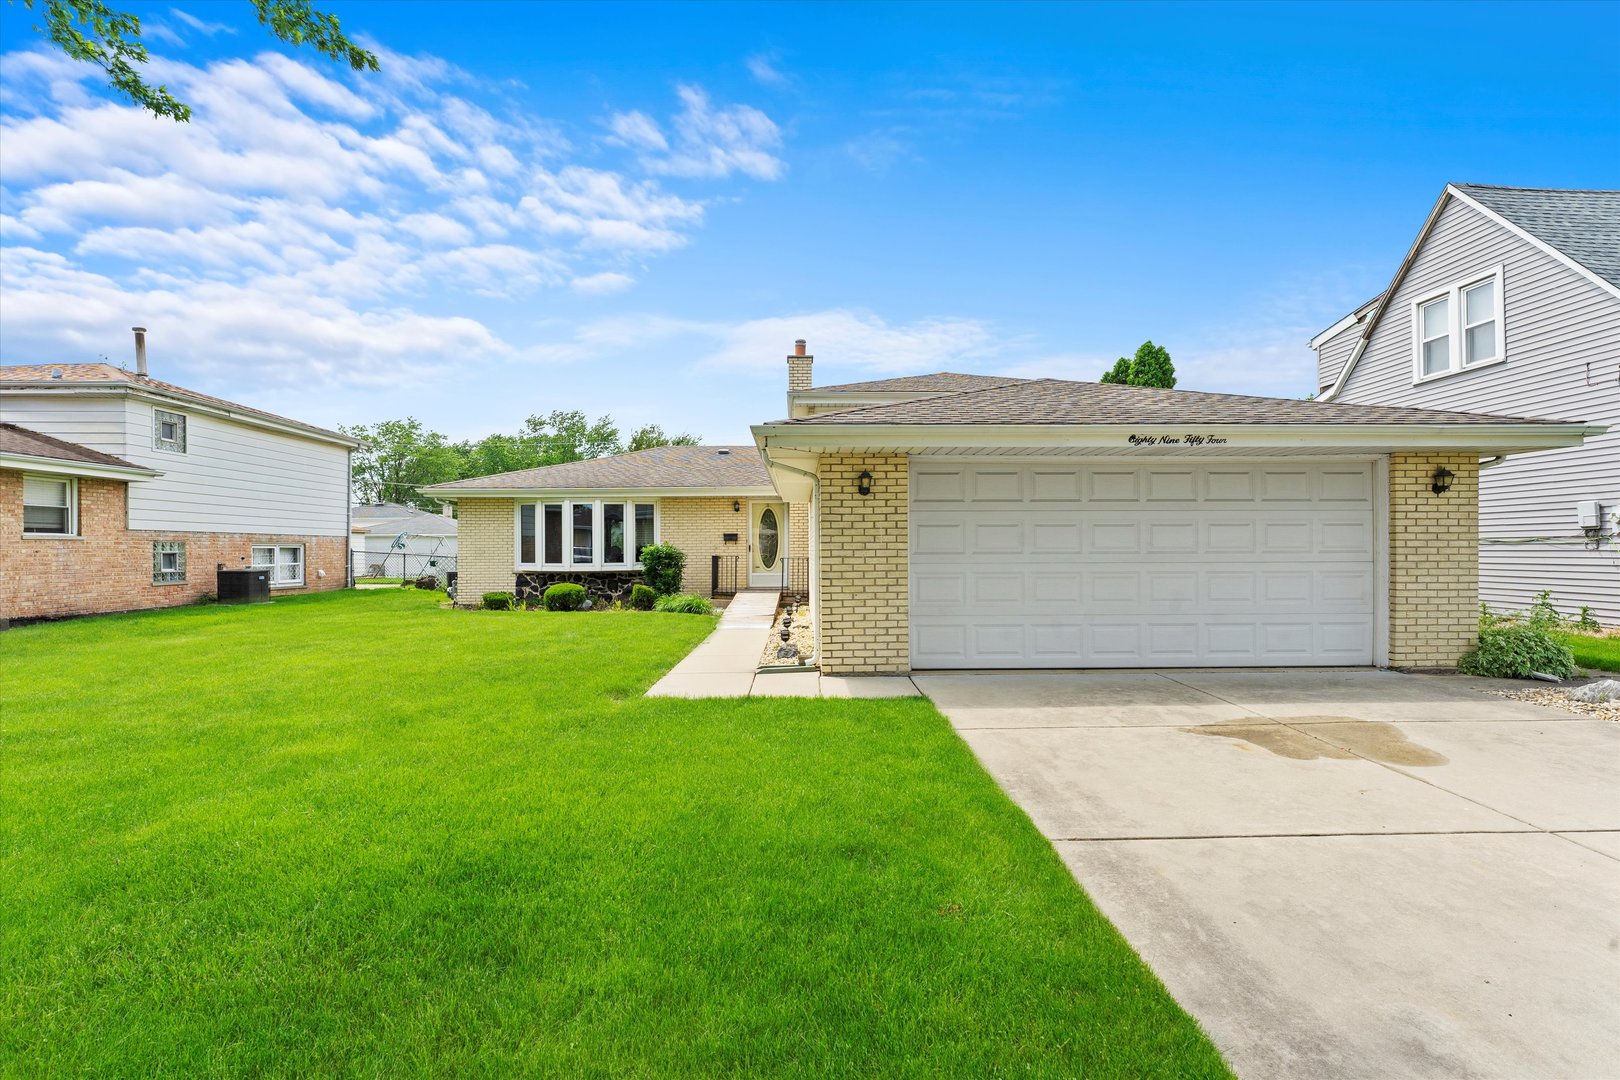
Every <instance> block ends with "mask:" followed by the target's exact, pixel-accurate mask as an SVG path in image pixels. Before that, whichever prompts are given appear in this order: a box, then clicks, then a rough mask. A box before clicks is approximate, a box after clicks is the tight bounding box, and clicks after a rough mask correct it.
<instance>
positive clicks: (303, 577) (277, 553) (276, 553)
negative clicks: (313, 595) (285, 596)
mask: <svg viewBox="0 0 1620 1080" xmlns="http://www.w3.org/2000/svg"><path fill="white" fill-rule="evenodd" d="M267 548H268V549H269V550H270V552H271V559H270V564H269V565H268V566H265V565H262V564H260V563H257V562H254V553H255V552H258V551H263V550H265V549H267ZM291 548H297V549H298V580H297V581H282V580H281V576H280V575H281V553H282V551H284V550H287V549H291ZM307 557H308V552H307V550H306V549H305V547H304V545H303V544H280V543H276V544H252V545H250V546H249V549H248V565H249V566H251V567H253V568H254V569H255V570H269V571H270V572H271V573H270V587H271V588H272V589H302V588H303V587H304V584H305V582H306V581H308V580H309V569H308V567H307V565H306V560H307Z"/></svg>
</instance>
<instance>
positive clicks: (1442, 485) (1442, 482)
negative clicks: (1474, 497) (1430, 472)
mask: <svg viewBox="0 0 1620 1080" xmlns="http://www.w3.org/2000/svg"><path fill="white" fill-rule="evenodd" d="M1452 479H1453V474H1452V472H1451V470H1450V469H1448V468H1446V467H1445V466H1443V465H1442V466H1441V467H1440V468H1438V469H1436V470H1434V477H1433V481H1434V482H1433V483H1431V484H1430V485H1429V490H1430V491H1432V492H1434V493H1435V494H1436V495H1444V494H1445V493H1446V492H1448V491H1450V490H1451V481H1452Z"/></svg>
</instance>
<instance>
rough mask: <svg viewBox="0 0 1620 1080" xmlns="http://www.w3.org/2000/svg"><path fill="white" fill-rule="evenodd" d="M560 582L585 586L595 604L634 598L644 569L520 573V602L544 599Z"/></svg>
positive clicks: (518, 591) (588, 595)
mask: <svg viewBox="0 0 1620 1080" xmlns="http://www.w3.org/2000/svg"><path fill="white" fill-rule="evenodd" d="M558 582H569V583H571V584H574V585H583V586H585V595H586V596H587V597H589V598H590V600H591V603H592V604H598V603H602V602H608V603H611V602H613V601H614V600H621V601H624V602H626V603H628V602H629V600H630V586H632V585H636V584H639V583H640V582H641V571H640V570H586V571H569V570H544V571H533V572H528V573H522V574H519V575H518V576H517V588H516V593H517V598H518V601H519V602H520V603H521V602H524V601H530V600H532V601H534V602H535V603H539V602H540V597H541V595H542V594H543V593H544V592H545V591H546V590H547V589H549V588H551V586H553V585H555V584H557V583H558Z"/></svg>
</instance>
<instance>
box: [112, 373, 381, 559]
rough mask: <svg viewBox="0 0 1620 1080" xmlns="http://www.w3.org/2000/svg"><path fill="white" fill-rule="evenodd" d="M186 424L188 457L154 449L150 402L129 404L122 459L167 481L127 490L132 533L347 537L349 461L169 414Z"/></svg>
mask: <svg viewBox="0 0 1620 1080" xmlns="http://www.w3.org/2000/svg"><path fill="white" fill-rule="evenodd" d="M164 408H165V410H166V411H171V412H178V413H181V414H182V415H184V416H185V417H186V452H185V453H184V454H176V453H170V452H168V451H164V450H154V449H153V448H152V414H153V406H152V404H151V403H150V402H144V401H136V400H133V399H130V400H127V401H126V402H125V430H126V432H127V433H128V443H127V445H126V447H125V448H124V450H123V451H122V452H121V453H120V456H122V457H125V458H127V459H129V460H130V461H133V462H135V463H136V464H138V465H146V466H150V467H151V468H154V469H161V470H163V475H162V476H160V477H158V478H157V479H155V480H151V481H148V482H146V483H142V484H132V485H130V491H129V527H130V528H132V529H170V530H186V531H193V532H279V533H289V534H296V535H300V536H347V535H348V532H349V523H348V513H349V456H348V452H347V451H346V450H344V448H343V447H341V446H332V445H330V444H327V443H320V442H316V441H314V440H312V439H300V438H295V437H292V436H288V435H280V434H277V433H275V432H270V431H264V430H261V429H258V428H252V427H247V426H246V425H242V424H236V423H232V422H230V421H228V420H222V419H218V418H216V417H212V416H208V415H205V414H201V413H198V412H193V411H190V410H188V409H186V408H185V407H184V406H181V405H175V406H164Z"/></svg>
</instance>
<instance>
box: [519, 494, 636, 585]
mask: <svg viewBox="0 0 1620 1080" xmlns="http://www.w3.org/2000/svg"><path fill="white" fill-rule="evenodd" d="M615 505H619V506H623V507H624V509H625V514H624V553H625V561H624V562H616V563H610V562H604V561H603V558H604V557H605V556H606V554H607V530H606V527H605V526H606V522H607V516H606V513H605V512H604V511H603V509H602V508H603V507H604V506H615ZM638 505H641V506H651V507H652V508H653V543H655V544H658V543H662V539H661V538H662V536H663V528H664V508H663V505H662V503H661V502H660V501H659V500H658V499H649V498H646V497H644V496H635V495H624V496H619V497H603V498H595V499H568V498H559V499H520V500H518V501H517V502H516V503H515V504H514V505H513V507H512V563H513V567H514V568H515V569H517V570H524V571H528V570H559V571H561V570H574V571H579V572H585V571H592V570H640V569H641V568H642V567H641V563H639V562H635V561H632V560H633V559H634V552H635V549H636V507H637V506H638ZM525 506H530V507H533V508H534V561H533V562H524V561H523V508H524V507H525ZM547 506H561V507H562V525H563V543H562V552H561V555H562V561H561V562H547V561H546V507H547ZM576 506H589V507H590V508H591V561H590V562H588V563H582V562H574V507H576Z"/></svg>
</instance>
